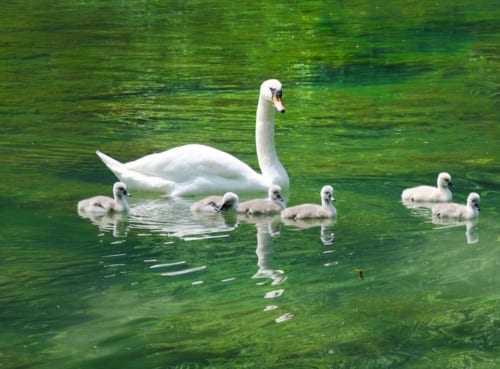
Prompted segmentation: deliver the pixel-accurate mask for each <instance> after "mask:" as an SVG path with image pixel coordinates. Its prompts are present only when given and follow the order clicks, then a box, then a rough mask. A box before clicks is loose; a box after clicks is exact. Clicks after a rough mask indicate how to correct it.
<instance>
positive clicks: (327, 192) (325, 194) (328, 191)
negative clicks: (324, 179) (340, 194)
mask: <svg viewBox="0 0 500 369" xmlns="http://www.w3.org/2000/svg"><path fill="white" fill-rule="evenodd" d="M321 200H324V201H327V202H330V201H335V197H333V187H332V186H328V185H327V186H323V188H322V189H321Z"/></svg>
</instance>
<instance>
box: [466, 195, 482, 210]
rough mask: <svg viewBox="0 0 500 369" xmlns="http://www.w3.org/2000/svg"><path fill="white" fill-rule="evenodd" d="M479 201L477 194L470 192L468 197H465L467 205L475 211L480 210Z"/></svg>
mask: <svg viewBox="0 0 500 369" xmlns="http://www.w3.org/2000/svg"><path fill="white" fill-rule="evenodd" d="M479 199H480V197H479V194H478V193H477V192H471V193H470V194H469V196H467V205H468V206H470V207H472V208H476V209H477V210H481V208H480V207H479Z"/></svg>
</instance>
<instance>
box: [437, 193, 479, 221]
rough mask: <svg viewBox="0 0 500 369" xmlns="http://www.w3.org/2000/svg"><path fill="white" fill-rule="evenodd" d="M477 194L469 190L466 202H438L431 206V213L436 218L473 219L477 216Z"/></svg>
mask: <svg viewBox="0 0 500 369" xmlns="http://www.w3.org/2000/svg"><path fill="white" fill-rule="evenodd" d="M479 199H480V197H479V194H478V193H476V192H471V193H470V194H469V196H467V204H466V205H462V204H455V203H453V204H439V205H436V206H434V207H433V208H432V215H433V216H435V217H437V218H457V219H463V220H467V219H474V218H477V217H478V216H479V210H480V208H479Z"/></svg>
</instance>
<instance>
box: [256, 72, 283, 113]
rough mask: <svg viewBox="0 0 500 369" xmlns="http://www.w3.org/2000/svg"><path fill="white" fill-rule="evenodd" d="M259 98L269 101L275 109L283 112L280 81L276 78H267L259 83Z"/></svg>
mask: <svg viewBox="0 0 500 369" xmlns="http://www.w3.org/2000/svg"><path fill="white" fill-rule="evenodd" d="M260 98H261V99H264V100H266V101H269V102H271V103H272V104H273V105H274V107H275V108H276V110H277V111H279V112H280V113H284V112H285V106H284V105H283V100H282V90H281V82H280V81H278V80H277V79H268V80H267V81H264V82H263V83H262V84H261V85H260Z"/></svg>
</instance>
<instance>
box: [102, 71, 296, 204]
mask: <svg viewBox="0 0 500 369" xmlns="http://www.w3.org/2000/svg"><path fill="white" fill-rule="evenodd" d="M281 95H282V92H281V83H280V81H278V80H276V79H270V80H267V81H265V82H263V83H262V85H261V86H260V95H259V102H258V105H257V117H256V126H255V142H256V148H257V158H258V161H259V166H260V170H261V172H262V173H257V172H256V171H255V170H253V169H252V168H250V167H249V166H248V165H247V164H245V163H244V162H242V161H241V160H239V159H237V158H235V157H234V156H232V155H230V154H228V153H226V152H224V151H220V150H217V149H215V148H213V147H210V146H206V145H198V144H189V145H184V146H178V147H175V148H173V149H170V150H167V151H164V152H161V153H155V154H150V155H146V156H144V157H142V158H140V159H137V160H134V161H131V162H128V163H120V162H118V161H117V160H115V159H113V158H111V157H109V156H107V155H105V154H103V153H102V152H100V151H97V155H98V156H99V157H100V158H101V160H102V161H103V162H104V164H106V166H107V167H108V168H109V169H110V170H111V171H112V172H113V173H114V174H115V175H116V176H117V177H118V178H119V179H120V180H121V181H123V182H125V183H127V185H128V186H129V188H135V189H138V190H145V191H154V192H162V193H164V194H166V195H169V196H190V195H196V194H204V193H213V192H225V191H233V192H236V193H242V192H255V191H266V192H267V190H268V189H269V187H270V186H271V185H272V184H276V185H279V186H281V188H283V189H288V187H289V179H288V174H287V173H286V170H285V168H283V166H282V165H281V163H280V161H279V159H278V155H277V153H276V148H275V145H274V112H275V109H276V110H278V111H279V112H281V113H284V112H285V107H284V105H283V101H282V99H281Z"/></svg>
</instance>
